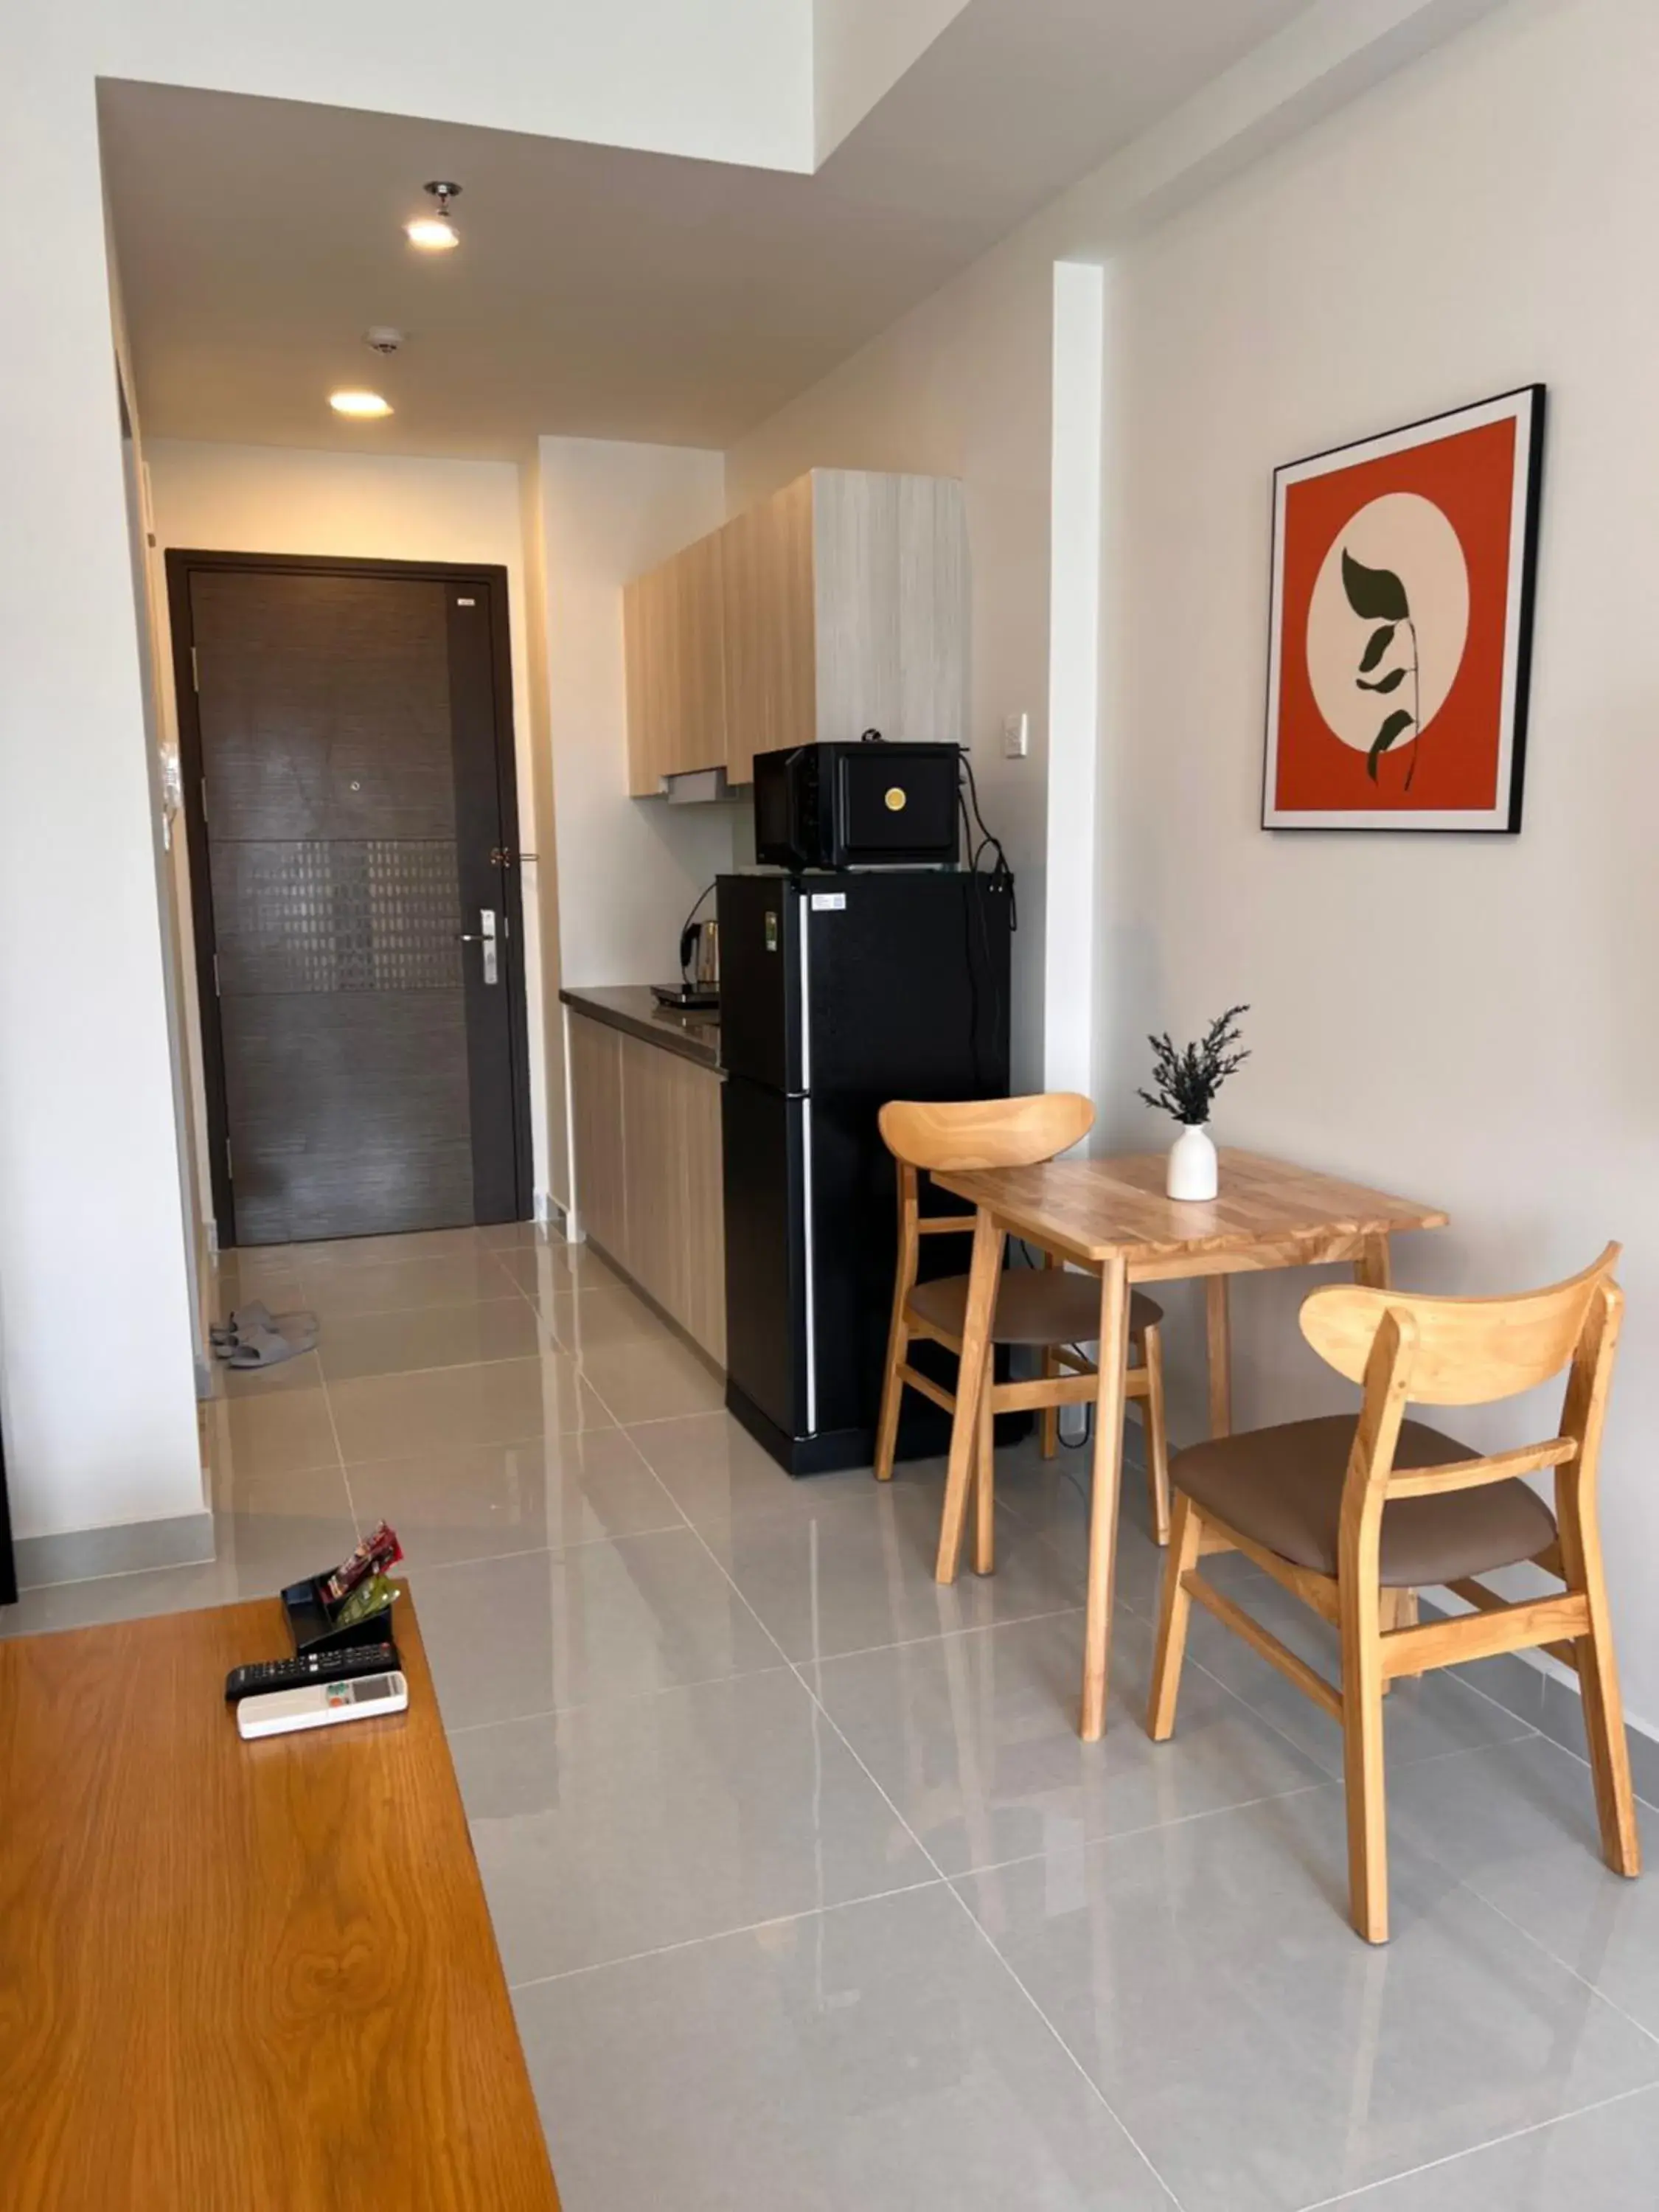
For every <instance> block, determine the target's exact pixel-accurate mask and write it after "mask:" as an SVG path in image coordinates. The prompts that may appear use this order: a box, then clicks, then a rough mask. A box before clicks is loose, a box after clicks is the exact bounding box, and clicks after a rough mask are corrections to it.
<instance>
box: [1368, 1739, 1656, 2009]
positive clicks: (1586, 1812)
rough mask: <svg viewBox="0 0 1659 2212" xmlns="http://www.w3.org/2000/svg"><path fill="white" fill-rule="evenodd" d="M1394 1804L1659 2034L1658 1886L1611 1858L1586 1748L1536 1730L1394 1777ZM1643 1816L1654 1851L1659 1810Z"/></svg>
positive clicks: (1429, 1840)
mask: <svg viewBox="0 0 1659 2212" xmlns="http://www.w3.org/2000/svg"><path fill="white" fill-rule="evenodd" d="M1389 1815H1390V1820H1391V1822H1392V1825H1393V1827H1394V1829H1395V1832H1397V1833H1399V1834H1401V1835H1402V1836H1404V1837H1405V1838H1407V1840H1408V1841H1409V1842H1411V1843H1412V1844H1413V1845H1416V1846H1419V1847H1420V1848H1422V1849H1423V1850H1426V1851H1429V1852H1431V1853H1432V1855H1433V1856H1434V1857H1436V1858H1437V1859H1438V1860H1440V1862H1441V1863H1443V1865H1444V1866H1445V1867H1446V1869H1448V1871H1449V1872H1450V1873H1452V1874H1454V1875H1457V1876H1458V1877H1459V1878H1460V1879H1461V1880H1462V1881H1466V1882H1467V1883H1468V1885H1469V1887H1471V1888H1472V1889H1474V1890H1475V1891H1477V1892H1478V1893H1480V1895H1481V1896H1482V1897H1484V1898H1486V1899H1487V1900H1488V1901H1489V1902H1490V1903H1492V1904H1493V1905H1496V1906H1497V1907H1498V1911H1500V1912H1503V1913H1505V1914H1507V1916H1508V1917H1509V1918H1510V1919H1511V1920H1513V1921H1515V1922H1516V1923H1517V1925H1519V1926H1520V1927H1522V1928H1524V1929H1526V1931H1527V1933H1528V1935H1529V1936H1534V1937H1535V1938H1536V1939H1537V1941H1538V1942H1540V1943H1541V1944H1542V1945H1543V1946H1544V1948H1545V1949H1546V1950H1547V1951H1549V1952H1551V1953H1552V1954H1553V1955H1554V1956H1555V1957H1556V1958H1558V1959H1559V1960H1562V1961H1563V1962H1564V1964H1565V1965H1567V1966H1571V1968H1572V1970H1573V1972H1575V1973H1578V1974H1582V1975H1583V1977H1584V1978H1585V1980H1586V1981H1588V1982H1590V1983H1592V1984H1594V1985H1595V1987H1596V1988H1597V1989H1599V1990H1601V1991H1602V1993H1603V1994H1604V1995H1605V1996H1608V1997H1610V1998H1611V1999H1612V2000H1613V2002H1614V2003H1615V2004H1617V2005H1619V2006H1620V2007H1621V2008H1623V2009H1624V2010H1625V2011H1626V2012H1628V2013H1629V2014H1630V2015H1632V2018H1633V2019H1636V2020H1638V2021H1641V2023H1642V2025H1643V2026H1644V2027H1645V2028H1647V2029H1648V2030H1649V2031H1650V2033H1653V2034H1654V2035H1656V2036H1659V1887H1656V1885H1655V1884H1654V1882H1653V1881H1627V1880H1626V1878H1625V1877H1624V1876H1623V1875H1616V1874H1613V1872H1611V1870H1610V1869H1608V1868H1607V1866H1605V1865H1604V1864H1603V1863H1602V1859H1601V1839H1600V1836H1599V1833H1598V1831H1597V1828H1596V1823H1595V1796H1594V1793H1593V1791H1592V1789H1591V1784H1590V1771H1589V1767H1588V1766H1587V1765H1584V1763H1583V1760H1582V1759H1575V1758H1574V1757H1573V1755H1572V1754H1571V1752H1567V1751H1564V1750H1562V1748H1561V1747H1560V1746H1559V1744H1554V1743H1552V1742H1551V1741H1549V1739H1548V1738H1547V1736H1529V1737H1528V1738H1526V1739H1525V1740H1524V1741H1521V1742H1518V1743H1509V1744H1504V1745H1501V1746H1499V1747H1498V1748H1496V1749H1494V1750H1490V1751H1482V1752H1478V1753H1474V1754H1473V1755H1472V1756H1470V1757H1469V1758H1467V1759H1442V1760H1439V1761H1437V1762H1435V1763H1434V1764H1432V1765H1426V1766H1422V1767H1415V1768H1411V1769H1408V1770H1407V1771H1406V1772H1405V1773H1403V1774H1400V1775H1396V1776H1395V1777H1393V1778H1391V1780H1390V1784H1389ZM1640 1817H1641V1819H1642V1820H1643V1824H1644V1830H1645V1838H1646V1842H1647V1845H1648V1849H1649V1851H1650V1854H1651V1852H1652V1850H1654V1848H1655V1847H1656V1845H1659V1818H1656V1816H1655V1815H1653V1814H1650V1813H1648V1812H1647V1811H1646V1809H1645V1808H1641V1810H1640Z"/></svg>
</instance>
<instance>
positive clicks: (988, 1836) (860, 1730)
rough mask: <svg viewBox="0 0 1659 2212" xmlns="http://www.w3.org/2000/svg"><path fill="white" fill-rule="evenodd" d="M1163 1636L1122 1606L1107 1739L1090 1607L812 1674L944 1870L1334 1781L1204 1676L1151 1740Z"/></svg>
mask: <svg viewBox="0 0 1659 2212" xmlns="http://www.w3.org/2000/svg"><path fill="white" fill-rule="evenodd" d="M1151 1649H1152V1624H1151V1623H1150V1622H1149V1621H1146V1620H1143V1619H1141V1618H1140V1616H1139V1615H1138V1614H1134V1613H1128V1612H1127V1611H1126V1612H1124V1613H1121V1614H1120V1615H1119V1618H1118V1622H1117V1627H1116V1632H1115V1636H1114V1638H1113V1646H1112V1677H1111V1680H1112V1689H1111V1702H1110V1706H1109V1712H1108V1717H1107V1730H1106V1737H1105V1741H1103V1742H1101V1743H1092V1744H1090V1743H1083V1742H1080V1741H1079V1738H1078V1733H1077V1704H1078V1692H1079V1674H1080V1670H1081V1667H1082V1652H1083V1615H1082V1614H1081V1613H1061V1614H1060V1615H1058V1616H1057V1617H1055V1618H1053V1619H1050V1620H1030V1621H1015V1622H1011V1623H1010V1624H1008V1625H1007V1626H1005V1627H1001V1628H985V1629H975V1630H970V1631H969V1632H967V1633H965V1634H963V1635H961V1636H946V1637H939V1638H934V1639H933V1641H932V1642H930V1643H926V1644H900V1645H898V1646H897V1647H896V1648H895V1649H893V1650H887V1651H872V1652H866V1653H864V1654H862V1655H861V1656H858V1657H856V1658H849V1659H829V1660H826V1661H824V1662H823V1663H822V1664H820V1665H819V1666H817V1667H815V1668H811V1669H810V1670H809V1674H808V1679H809V1680H811V1682H812V1684H813V1686H814V1687H815V1688H816V1689H817V1692H818V1694H819V1696H820V1697H821V1698H822V1699H823V1702H824V1705H825V1706H826V1708H827V1709H828V1711H829V1714H830V1715H831V1717H832V1718H833V1719H834V1720H835V1721H836V1723H837V1725H838V1726H839V1727H840V1728H841V1729H842V1731H843V1732H844V1733H845V1735H846V1736H847V1738H848V1741H849V1742H850V1743H851V1745H852V1746H853V1748H854V1751H856V1752H857V1753H858V1754H859V1756H860V1759H863V1760H864V1762H865V1764H866V1765H867V1766H868V1767H869V1769H870V1771H871V1772H872V1774H873V1775H874V1776H875V1778H876V1779H877V1781H878V1782H879V1783H880V1784H881V1786H882V1788H883V1789H884V1790H886V1792H887V1793H888V1795H889V1796H890V1797H891V1798H892V1800H893V1802H895V1804H896V1805H897V1807H898V1808H899V1810H900V1811H901V1812H902V1814H903V1815H904V1817H905V1819H906V1820H908V1823H909V1825H910V1826H911V1827H912V1828H913V1829H914V1830H915V1832H916V1833H917V1835H919V1836H920V1837H921V1840H922V1842H923V1843H924V1844H926V1845H927V1849H928V1850H929V1851H930V1852H931V1853H932V1854H933V1857H934V1858H935V1859H936V1860H937V1861H938V1863H939V1865H940V1866H941V1867H942V1868H943V1869H945V1872H946V1873H947V1874H962V1873H965V1872H966V1871H967V1870H968V1869H969V1868H970V1867H983V1866H992V1865H995V1864H996V1863H998V1862H1000V1861H1001V1860H1004V1859H1012V1858H1019V1857H1024V1856H1025V1855H1027V1854H1029V1853H1031V1852H1036V1851H1045V1850H1064V1849H1068V1848H1070V1847H1072V1846H1073V1845H1075V1844H1082V1843H1086V1842H1089V1841H1091V1839H1092V1838H1095V1837H1097V1836H1109V1835H1118V1834H1121V1833H1123V1832H1127V1831H1128V1830H1130V1829H1133V1828H1143V1827H1147V1826H1152V1825H1154V1824H1155V1823H1158V1822H1160V1821H1164V1820H1181V1819H1183V1818H1185V1817H1186V1816H1187V1815H1188V1814H1193V1813H1206V1812H1212V1811H1214V1810H1216V1809H1217V1808H1218V1807H1221V1806H1225V1805H1239V1804H1243V1803H1246V1802H1249V1801H1250V1800H1252V1799H1255V1798H1259V1797H1271V1796H1279V1795H1280V1794H1281V1793H1282V1792H1284V1791H1285V1790H1298V1789H1305V1788H1307V1787H1309V1786H1310V1784H1318V1783H1322V1782H1323V1781H1324V1780H1325V1779H1326V1777H1325V1776H1324V1774H1323V1773H1322V1770H1321V1769H1320V1768H1319V1767H1318V1766H1316V1765H1315V1763H1314V1762H1313V1760H1312V1759H1308V1758H1304V1756H1303V1755H1302V1753H1299V1752H1297V1751H1296V1750H1295V1749H1294V1748H1293V1747H1291V1745H1290V1744H1288V1743H1286V1742H1285V1740H1284V1739H1283V1738H1282V1737H1281V1736H1279V1735H1275V1734H1274V1733H1273V1731H1272V1730H1271V1729H1264V1728H1263V1727H1262V1725H1261V1722H1260V1721H1259V1720H1258V1719H1257V1717H1255V1715H1254V1714H1253V1713H1251V1712H1249V1711H1247V1710H1246V1709H1245V1708H1244V1707H1243V1705H1240V1704H1239V1703H1238V1701H1237V1699H1235V1698H1232V1697H1230V1696H1229V1695H1228V1693H1227V1692H1226V1691H1225V1690H1224V1689H1222V1688H1221V1687H1220V1686H1219V1685H1218V1684H1217V1683H1215V1682H1212V1681H1211V1680H1209V1679H1208V1678H1207V1677H1206V1676H1204V1675H1201V1674H1198V1673H1197V1672H1196V1670H1194V1676H1193V1679H1192V1680H1191V1681H1190V1682H1189V1683H1188V1697H1189V1698H1190V1700H1191V1702H1190V1704H1189V1705H1188V1707H1187V1709H1186V1711H1185V1712H1184V1713H1183V1715H1182V1735H1181V1741H1180V1743H1179V1745H1178V1746H1177V1745H1174V1744H1154V1743H1152V1741H1150V1740H1149V1739H1148V1737H1147V1735H1146V1729H1145V1728H1144V1726H1143V1725H1142V1723H1143V1720H1144V1717H1145V1714H1146V1692H1147V1685H1148V1680H1149V1676H1150V1661H1151Z"/></svg>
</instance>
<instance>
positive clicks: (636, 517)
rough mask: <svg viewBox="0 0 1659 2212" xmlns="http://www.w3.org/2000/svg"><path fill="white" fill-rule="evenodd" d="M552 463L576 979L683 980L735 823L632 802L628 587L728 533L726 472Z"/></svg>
mask: <svg viewBox="0 0 1659 2212" xmlns="http://www.w3.org/2000/svg"><path fill="white" fill-rule="evenodd" d="M538 465H539V470H540V478H541V483H540V506H541V516H542V531H543V550H544V563H545V579H546V590H547V603H546V624H547V667H548V714H549V731H550V739H551V744H552V759H553V799H554V811H555V816H556V823H557V834H558V854H559V927H560V935H561V940H562V960H563V966H564V979H565V981H566V982H568V983H571V984H600V983H649V982H666V981H672V980H673V979H674V976H675V974H676V972H677V963H676V956H677V952H678V944H679V931H680V924H681V923H682V922H683V921H684V919H685V915H686V910H687V908H689V907H690V904H691V902H692V901H693V900H694V899H695V898H696V896H697V894H698V893H699V891H701V890H702V889H703V887H704V885H705V884H708V882H709V881H711V879H712V878H714V876H715V875H716V874H717V873H719V872H720V871H721V870H722V869H727V868H730V867H731V866H732V857H733V847H732V836H733V829H734V817H735V815H736V812H737V809H736V808H735V807H734V806H732V805H695V806H671V805H669V804H668V802H667V800H666V799H630V798H629V795H628V702H627V690H626V684H625V681H624V675H623V626H622V587H623V584H625V583H626V582H627V581H628V580H629V578H630V577H633V576H636V575H638V574H640V573H641V570H643V569H646V568H652V567H653V566H654V565H655V563H656V562H659V561H661V560H665V559H666V558H667V556H669V555H670V554H671V553H677V552H678V551H679V550H680V549H681V547H682V546H684V545H689V544H690V543H691V541H692V540H693V539H694V538H701V537H702V535H703V534H704V532H707V531H709V530H713V529H714V528H716V527H717V526H719V524H720V522H721V521H722V520H724V516H725V491H724V484H725V471H724V467H723V465H722V463H721V459H720V455H719V454H718V453H704V452H702V451H700V450H697V449H696V448H694V447H685V446H637V445H622V444H616V443H612V442H611V441H606V440H603V439H594V438H544V439H543V440H542V441H541V442H540V447H539V452H538Z"/></svg>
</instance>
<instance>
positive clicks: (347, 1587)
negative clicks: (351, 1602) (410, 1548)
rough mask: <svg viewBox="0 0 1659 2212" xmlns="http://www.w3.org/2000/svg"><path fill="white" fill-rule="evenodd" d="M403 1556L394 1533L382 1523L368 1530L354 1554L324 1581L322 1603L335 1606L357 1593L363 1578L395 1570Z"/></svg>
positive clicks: (346, 1558) (348, 1555)
mask: <svg viewBox="0 0 1659 2212" xmlns="http://www.w3.org/2000/svg"><path fill="white" fill-rule="evenodd" d="M403 1555H404V1547H403V1546H402V1545H401V1544H400V1543H399V1542H398V1536H397V1531H396V1530H395V1529H392V1528H387V1526H386V1522H384V1521H382V1522H380V1526H379V1527H378V1528H371V1529H370V1530H369V1532H368V1535H367V1536H365V1537H364V1538H363V1540H362V1542H361V1543H360V1544H359V1545H358V1546H357V1547H356V1550H355V1551H353V1552H349V1553H347V1554H346V1556H345V1558H344V1559H342V1560H341V1562H340V1564H339V1565H338V1566H337V1567H336V1568H335V1570H334V1571H333V1573H332V1574H330V1575H325V1577H323V1581H322V1585H321V1588H322V1595H323V1601H324V1603H325V1605H338V1603H339V1602H340V1600H341V1599H342V1598H343V1597H345V1596H347V1595H349V1593H350V1592H351V1591H352V1590H355V1589H356V1587H357V1585H358V1583H360V1582H362V1579H363V1577H364V1576H365V1575H380V1574H384V1573H385V1572H386V1569H387V1568H388V1567H392V1566H395V1565H397V1563H398V1560H399V1559H402V1557H403Z"/></svg>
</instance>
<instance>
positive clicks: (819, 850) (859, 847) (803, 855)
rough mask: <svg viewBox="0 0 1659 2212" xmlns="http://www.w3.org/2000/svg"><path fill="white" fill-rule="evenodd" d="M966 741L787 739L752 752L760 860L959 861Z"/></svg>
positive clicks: (855, 864) (801, 864) (818, 863)
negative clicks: (778, 747) (779, 745)
mask: <svg viewBox="0 0 1659 2212" xmlns="http://www.w3.org/2000/svg"><path fill="white" fill-rule="evenodd" d="M961 750H962V749H961V747H960V746H959V745H952V744H839V743H828V744H818V745H789V746H786V747H785V748H784V750H782V751H781V752H772V753H757V755H756V756H755V858H756V859H757V860H758V861H759V862H760V864H761V866H763V867H769V868H869V867H882V866H887V867H906V868H915V867H927V866H939V867H953V866H955V865H956V862H957V858H958V854H959V846H958V840H957V817H958V813H959V802H958V799H957V777H958V775H959V774H960V765H959V763H960V758H961Z"/></svg>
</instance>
